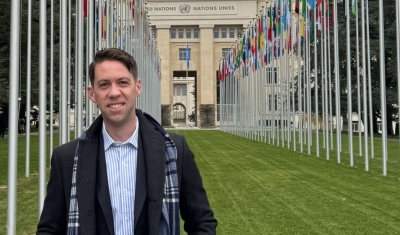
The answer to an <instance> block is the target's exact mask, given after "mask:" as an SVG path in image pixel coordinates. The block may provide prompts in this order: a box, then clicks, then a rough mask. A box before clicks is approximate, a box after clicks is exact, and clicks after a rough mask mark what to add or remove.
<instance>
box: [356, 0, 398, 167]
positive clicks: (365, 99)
mask: <svg viewBox="0 0 400 235" xmlns="http://www.w3.org/2000/svg"><path fill="white" fill-rule="evenodd" d="M364 3H365V1H364V0H362V1H361V47H362V48H361V50H362V71H363V73H362V76H363V110H364V122H363V125H364V147H365V150H364V151H365V171H369V158H368V116H367V115H368V108H367V77H366V74H367V68H366V58H365V6H364ZM396 4H398V1H396ZM396 17H398V15H397V14H396ZM397 39H400V37H398V38H397ZM397 43H399V42H398V40H397ZM397 55H399V53H397ZM397 59H398V60H399V56H397ZM399 68H400V67H398V69H399ZM397 84H399V83H397ZM398 88H399V89H400V86H398ZM398 94H400V93H398ZM399 97H400V96H399ZM399 104H400V102H399Z"/></svg>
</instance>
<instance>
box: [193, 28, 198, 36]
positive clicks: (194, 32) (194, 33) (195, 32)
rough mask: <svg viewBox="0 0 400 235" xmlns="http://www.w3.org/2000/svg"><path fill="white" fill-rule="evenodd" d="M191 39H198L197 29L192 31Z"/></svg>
mask: <svg viewBox="0 0 400 235" xmlns="http://www.w3.org/2000/svg"><path fill="white" fill-rule="evenodd" d="M193 38H199V29H193Z"/></svg>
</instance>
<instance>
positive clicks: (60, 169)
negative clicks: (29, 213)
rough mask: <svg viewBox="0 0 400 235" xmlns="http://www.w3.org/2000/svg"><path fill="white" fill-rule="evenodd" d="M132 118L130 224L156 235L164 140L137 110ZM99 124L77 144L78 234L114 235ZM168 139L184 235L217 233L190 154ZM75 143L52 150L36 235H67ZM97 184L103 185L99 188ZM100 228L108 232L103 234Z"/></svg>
mask: <svg viewBox="0 0 400 235" xmlns="http://www.w3.org/2000/svg"><path fill="white" fill-rule="evenodd" d="M136 116H137V117H138V120H139V148H138V160H137V161H138V169H137V176H138V177H137V179H142V181H140V180H138V181H137V187H136V199H135V215H134V218H135V225H143V224H144V227H145V228H144V229H143V226H142V228H141V229H140V230H139V231H138V230H137V229H138V227H141V226H135V235H138V234H150V235H158V225H159V222H160V217H161V209H162V201H163V195H164V182H165V154H166V152H165V151H166V150H165V145H164V138H163V136H162V134H161V133H159V132H158V131H156V130H155V128H154V126H153V124H151V123H150V122H149V121H148V120H147V119H146V118H145V117H144V115H143V114H142V113H141V111H140V110H137V111H136ZM102 123H103V119H102V117H101V116H100V117H99V118H97V120H96V121H95V122H94V123H93V124H92V126H91V127H90V128H89V130H88V131H87V136H88V138H87V139H85V140H81V141H80V142H79V144H80V146H79V153H78V154H79V160H78V169H77V198H78V206H79V220H80V231H81V234H82V235H86V234H99V231H97V230H101V233H102V234H114V228H113V224H112V211H111V202H110V198H109V197H110V196H109V190H108V183H106V182H107V181H106V180H101V179H104V177H105V178H106V177H107V176H106V172H105V170H104V169H106V168H105V161H104V160H102V159H103V157H104V155H105V154H104V147H103V137H102V132H101V128H102ZM170 136H171V138H172V140H173V141H174V143H175V145H176V147H177V151H178V162H177V167H178V182H179V193H180V195H179V196H180V198H179V200H180V212H181V218H182V219H183V220H184V222H185V225H184V228H185V231H186V232H187V233H188V234H193V235H201V234H204V235H205V234H216V226H217V221H216V220H215V218H214V215H213V211H212V210H211V208H210V205H209V202H208V199H207V195H206V192H205V189H204V188H203V184H202V179H201V176H200V173H199V170H198V168H197V166H196V163H195V161H194V156H193V153H192V152H191V151H190V149H189V147H188V145H187V143H186V140H185V138H184V137H182V136H180V135H175V134H171V135H170ZM77 144H78V140H74V141H72V142H69V143H67V144H64V145H61V146H60V147H58V148H56V149H55V150H54V151H53V156H52V159H51V166H52V167H51V173H50V180H49V183H48V186H47V197H46V199H45V202H44V207H43V211H42V214H41V217H40V221H39V224H38V230H37V234H66V230H67V221H68V208H69V202H70V195H71V181H72V167H73V160H74V154H75V149H76V146H77ZM141 159H142V160H141ZM141 166H142V167H141ZM143 168H145V169H143ZM141 176H142V177H141ZM143 178H145V179H143ZM99 182H103V183H102V185H99ZM104 182H105V183H104ZM96 183H97V186H96ZM105 186H106V187H105ZM143 191H145V192H143ZM110 217H111V218H110ZM102 221H103V222H104V223H103V222H102ZM105 224H107V227H108V231H103V230H104V228H106V226H105Z"/></svg>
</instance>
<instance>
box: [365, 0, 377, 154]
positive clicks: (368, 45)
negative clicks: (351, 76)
mask: <svg viewBox="0 0 400 235" xmlns="http://www.w3.org/2000/svg"><path fill="white" fill-rule="evenodd" d="M368 1H369V0H365V12H366V27H367V65H368V84H369V86H368V99H369V121H370V122H369V125H370V127H369V128H370V134H371V145H370V146H371V158H374V155H375V150H374V149H375V148H374V126H373V125H374V124H373V112H372V88H371V84H372V82H371V51H370V43H369V42H370V40H369V38H370V37H369V9H368Z"/></svg>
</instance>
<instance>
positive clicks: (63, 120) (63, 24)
mask: <svg viewBox="0 0 400 235" xmlns="http://www.w3.org/2000/svg"><path fill="white" fill-rule="evenodd" d="M60 11H61V12H60V13H61V14H60V16H61V21H60V31H61V33H60V35H61V37H60V40H61V43H60V49H61V51H60V58H61V68H60V69H61V77H60V80H61V90H62V92H61V95H60V100H61V102H60V103H61V106H60V110H62V113H63V115H62V116H61V117H60V130H59V131H60V132H61V144H65V143H67V115H66V114H67V93H68V90H67V57H68V54H67V38H68V34H67V23H68V21H67V1H62V2H60ZM50 90H51V89H50Z"/></svg>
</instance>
